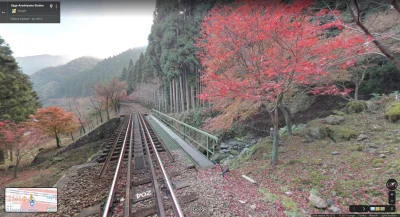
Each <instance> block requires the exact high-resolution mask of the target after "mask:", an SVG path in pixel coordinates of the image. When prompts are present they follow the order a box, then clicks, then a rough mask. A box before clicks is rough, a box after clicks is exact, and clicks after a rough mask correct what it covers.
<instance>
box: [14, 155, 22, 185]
mask: <svg viewBox="0 0 400 217" xmlns="http://www.w3.org/2000/svg"><path fill="white" fill-rule="evenodd" d="M20 161H21V159H20V157H18V155H17V162H16V163H15V167H14V179H16V178H17V172H18V167H19V162H20Z"/></svg>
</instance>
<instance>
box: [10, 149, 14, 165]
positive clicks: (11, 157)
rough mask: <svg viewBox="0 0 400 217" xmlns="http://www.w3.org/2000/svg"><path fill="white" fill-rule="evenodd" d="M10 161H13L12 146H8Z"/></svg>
mask: <svg viewBox="0 0 400 217" xmlns="http://www.w3.org/2000/svg"><path fill="white" fill-rule="evenodd" d="M10 161H11V162H13V161H14V155H13V150H12V148H10Z"/></svg>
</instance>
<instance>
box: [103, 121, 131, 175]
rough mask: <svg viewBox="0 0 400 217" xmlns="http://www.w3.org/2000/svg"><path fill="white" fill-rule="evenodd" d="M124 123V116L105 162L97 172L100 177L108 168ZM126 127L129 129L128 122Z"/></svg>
mask: <svg viewBox="0 0 400 217" xmlns="http://www.w3.org/2000/svg"><path fill="white" fill-rule="evenodd" d="M125 123H126V119H125V118H124V121H123V122H122V125H121V128H120V129H119V131H118V135H117V137H116V138H115V141H114V144H113V146H112V147H111V149H110V152H109V153H108V156H107V159H106V162H104V164H103V166H102V167H101V170H100V174H99V177H100V178H101V177H103V175H104V173H105V171H106V170H107V168H108V165H109V164H110V161H111V158H112V155H113V153H114V150H115V148H116V147H117V143H118V139H119V137H120V136H121V135H122V132H123V129H124V126H125ZM128 129H129V124H128Z"/></svg>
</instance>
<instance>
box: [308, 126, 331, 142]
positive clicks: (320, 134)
mask: <svg viewBox="0 0 400 217" xmlns="http://www.w3.org/2000/svg"><path fill="white" fill-rule="evenodd" d="M309 136H310V137H311V138H314V139H324V138H326V137H327V136H328V132H326V130H325V128H323V127H311V128H310V131H309Z"/></svg>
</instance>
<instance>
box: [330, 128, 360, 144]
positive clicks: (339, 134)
mask: <svg viewBox="0 0 400 217" xmlns="http://www.w3.org/2000/svg"><path fill="white" fill-rule="evenodd" d="M328 134H329V136H330V137H331V138H332V139H333V140H335V142H341V141H349V140H350V139H351V138H354V139H356V138H357V136H358V135H359V134H360V133H358V132H357V131H355V130H353V129H350V128H347V127H342V126H330V127H329V128H328Z"/></svg>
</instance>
